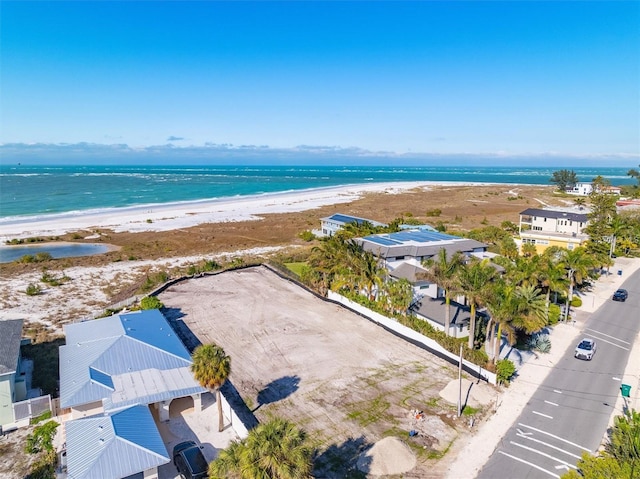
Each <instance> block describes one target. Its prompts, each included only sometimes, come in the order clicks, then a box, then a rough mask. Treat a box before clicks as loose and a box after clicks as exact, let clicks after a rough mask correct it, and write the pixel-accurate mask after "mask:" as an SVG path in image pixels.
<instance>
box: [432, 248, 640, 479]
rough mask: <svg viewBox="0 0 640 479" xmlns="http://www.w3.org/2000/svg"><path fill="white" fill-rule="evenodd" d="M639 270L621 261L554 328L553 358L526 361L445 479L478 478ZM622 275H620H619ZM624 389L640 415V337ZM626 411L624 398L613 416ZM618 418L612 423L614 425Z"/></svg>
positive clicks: (637, 263)
mask: <svg viewBox="0 0 640 479" xmlns="http://www.w3.org/2000/svg"><path fill="white" fill-rule="evenodd" d="M639 268H640V258H618V259H616V262H615V265H614V266H613V267H612V268H611V270H610V271H611V272H612V273H614V274H610V275H608V276H601V277H600V278H599V279H598V280H597V281H596V282H595V284H594V287H593V288H592V290H591V291H590V292H588V293H586V294H583V295H581V298H582V306H581V307H580V308H576V309H575V312H574V313H573V321H570V322H569V323H560V324H557V325H555V326H554V327H553V331H552V333H551V336H550V337H551V352H549V353H548V354H540V355H538V356H537V357H534V359H530V360H528V361H526V362H525V363H524V364H523V365H522V367H521V368H520V369H519V370H518V377H517V378H516V379H515V380H514V381H513V383H512V384H511V386H510V387H509V388H507V389H505V390H504V391H503V393H502V394H501V395H500V396H499V397H498V399H497V400H496V405H495V411H494V414H493V415H492V416H491V417H490V418H489V420H487V421H486V422H485V423H483V424H482V425H480V426H479V428H478V429H477V430H476V431H472V432H471V434H472V435H471V436H468V437H466V438H460V439H458V441H460V443H459V444H455V443H454V448H453V449H454V451H455V452H454V453H455V455H456V457H458V458H464V459H461V460H453V461H451V464H450V465H449V467H448V469H447V473H446V475H445V476H444V477H446V478H447V479H467V478H470V477H475V476H476V475H477V474H478V473H479V472H480V470H481V469H482V467H483V466H484V464H485V463H486V462H487V460H488V459H489V457H491V455H492V454H493V452H494V451H495V449H496V447H497V445H498V443H499V442H500V441H501V440H502V437H503V436H504V435H505V434H506V432H507V431H508V430H509V428H510V427H511V426H512V424H513V422H514V421H515V420H516V419H517V418H518V416H519V415H520V413H521V411H522V410H523V408H524V407H525V405H526V404H527V402H528V401H529V400H530V399H531V397H532V396H533V394H534V393H535V391H536V389H537V387H538V385H539V384H541V383H542V382H543V381H544V380H545V378H546V377H547V375H548V374H549V371H551V368H553V367H554V366H555V365H556V364H557V362H558V361H559V360H560V358H562V357H563V356H564V354H565V352H566V351H567V350H568V349H569V348H571V347H573V346H575V342H576V341H577V339H578V337H579V336H580V334H581V331H582V327H583V325H584V322H585V321H586V320H587V319H588V318H589V317H590V315H591V313H593V312H594V311H596V310H597V309H598V308H599V307H600V306H601V305H602V304H604V303H605V302H606V301H609V300H610V298H611V295H612V294H613V292H614V291H615V290H616V289H618V288H619V287H620V285H621V284H622V283H623V282H624V280H625V279H627V278H628V277H629V276H631V275H632V274H633V273H634V272H635V271H637V270H638V269H639ZM618 270H621V271H622V274H621V275H618V274H617V272H618ZM622 383H624V384H630V385H631V386H632V389H631V396H632V397H631V398H629V400H628V406H629V407H633V408H635V409H640V336H639V337H636V339H635V342H634V346H633V349H632V351H631V354H630V357H629V362H628V363H627V366H626V369H625V374H624V376H623V378H622ZM624 406H625V403H624V401H623V399H622V397H621V396H620V397H619V400H618V403H617V404H616V408H615V410H614V411H615V412H614V416H615V415H619V414H621V413H622V411H623V407H624ZM614 416H612V417H611V420H610V422H611V423H613V417H614ZM456 442H457V441H456ZM452 452H453V451H452Z"/></svg>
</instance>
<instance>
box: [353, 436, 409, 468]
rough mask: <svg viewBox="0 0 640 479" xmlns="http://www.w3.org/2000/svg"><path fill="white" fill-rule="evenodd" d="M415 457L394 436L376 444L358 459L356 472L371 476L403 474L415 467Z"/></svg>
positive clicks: (407, 447)
mask: <svg viewBox="0 0 640 479" xmlns="http://www.w3.org/2000/svg"><path fill="white" fill-rule="evenodd" d="M416 464H417V461H416V456H415V455H414V454H413V452H412V451H411V449H409V446H407V445H406V444H405V443H404V442H402V441H401V440H400V439H398V438H397V437H394V436H390V437H385V438H384V439H381V440H380V441H378V442H376V443H375V444H374V445H373V447H371V449H369V450H367V451H365V452H363V453H362V454H361V455H360V457H359V458H358V462H357V467H358V470H360V471H362V472H366V473H368V474H369V475H372V476H384V475H393V474H403V473H405V472H409V471H410V470H411V469H413V468H414V467H416Z"/></svg>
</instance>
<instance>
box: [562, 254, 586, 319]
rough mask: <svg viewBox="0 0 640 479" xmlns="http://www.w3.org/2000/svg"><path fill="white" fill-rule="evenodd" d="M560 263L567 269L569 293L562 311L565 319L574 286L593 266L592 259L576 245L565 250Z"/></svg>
mask: <svg viewBox="0 0 640 479" xmlns="http://www.w3.org/2000/svg"><path fill="white" fill-rule="evenodd" d="M562 263H563V265H564V267H565V269H566V271H567V278H568V279H569V293H568V296H567V304H566V307H565V311H564V319H565V321H566V320H567V318H568V317H569V305H570V304H571V300H572V299H573V290H574V287H575V286H576V285H579V284H582V282H583V281H584V280H585V279H586V278H587V277H588V275H589V271H590V270H591V268H593V267H594V261H593V258H592V257H591V256H590V255H589V254H588V253H587V251H586V250H585V249H584V248H583V247H578V248H576V249H573V250H565V253H564V256H563V258H562Z"/></svg>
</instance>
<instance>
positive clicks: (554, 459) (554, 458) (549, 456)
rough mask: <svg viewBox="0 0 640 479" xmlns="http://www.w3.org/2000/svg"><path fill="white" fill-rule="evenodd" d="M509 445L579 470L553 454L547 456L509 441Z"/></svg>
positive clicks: (544, 453)
mask: <svg viewBox="0 0 640 479" xmlns="http://www.w3.org/2000/svg"><path fill="white" fill-rule="evenodd" d="M509 443H511V444H513V445H514V446H518V447H521V448H522V449H526V450H527V451H531V452H533V453H535V454H539V455H540V456H544V457H546V458H547V459H551V460H552V461H556V462H559V463H560V464H564V465H566V466H569V467H570V468H572V469H576V470H577V469H578V468H577V467H576V466H574V465H573V464H569V463H568V462H566V461H563V460H562V459H558V458H557V457H554V456H552V455H551V454H547V453H546V452H542V451H538V450H537V449H534V448H532V447H529V446H525V445H524V444H519V443H517V442H513V441H509Z"/></svg>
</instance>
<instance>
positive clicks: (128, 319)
mask: <svg viewBox="0 0 640 479" xmlns="http://www.w3.org/2000/svg"><path fill="white" fill-rule="evenodd" d="M64 331H65V336H66V345H65V346H62V347H60V407H62V408H67V409H68V410H69V413H68V414H67V416H68V417H69V419H68V420H66V421H65V422H64V424H63V427H64V434H65V438H66V451H64V453H63V454H65V457H66V466H67V473H68V477H73V478H74V479H82V478H92V477H101V478H104V479H111V478H113V479H117V478H121V477H127V476H130V475H133V474H137V473H141V472H143V473H144V477H145V479H152V478H157V477H158V476H157V468H158V466H160V465H162V464H166V463H168V462H169V461H170V457H169V453H168V452H167V449H166V447H165V445H164V442H163V440H162V438H161V436H160V433H159V431H158V428H157V426H156V420H157V421H159V422H164V421H168V420H169V409H170V407H171V402H172V401H173V400H174V399H177V398H184V397H186V398H189V397H190V398H191V399H192V401H193V404H194V409H195V410H197V411H199V410H200V409H201V394H202V393H204V392H206V390H205V389H203V388H202V387H201V386H200V384H199V383H198V382H197V381H196V380H195V379H194V377H193V375H192V373H191V370H190V367H191V364H192V361H191V355H190V354H189V351H188V350H187V349H186V348H185V346H184V345H183V344H182V341H181V340H180V339H179V338H178V336H177V335H176V334H175V332H174V331H173V329H172V328H171V326H170V325H169V323H168V322H167V320H166V319H165V318H164V316H163V315H162V313H161V312H160V311H158V310H147V311H136V312H130V313H126V314H125V313H121V314H116V315H113V316H110V317H107V318H103V319H96V320H93V321H86V322H80V323H75V324H69V325H66V326H65V327H64ZM152 411H153V414H152ZM154 415H155V416H156V418H154Z"/></svg>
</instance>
